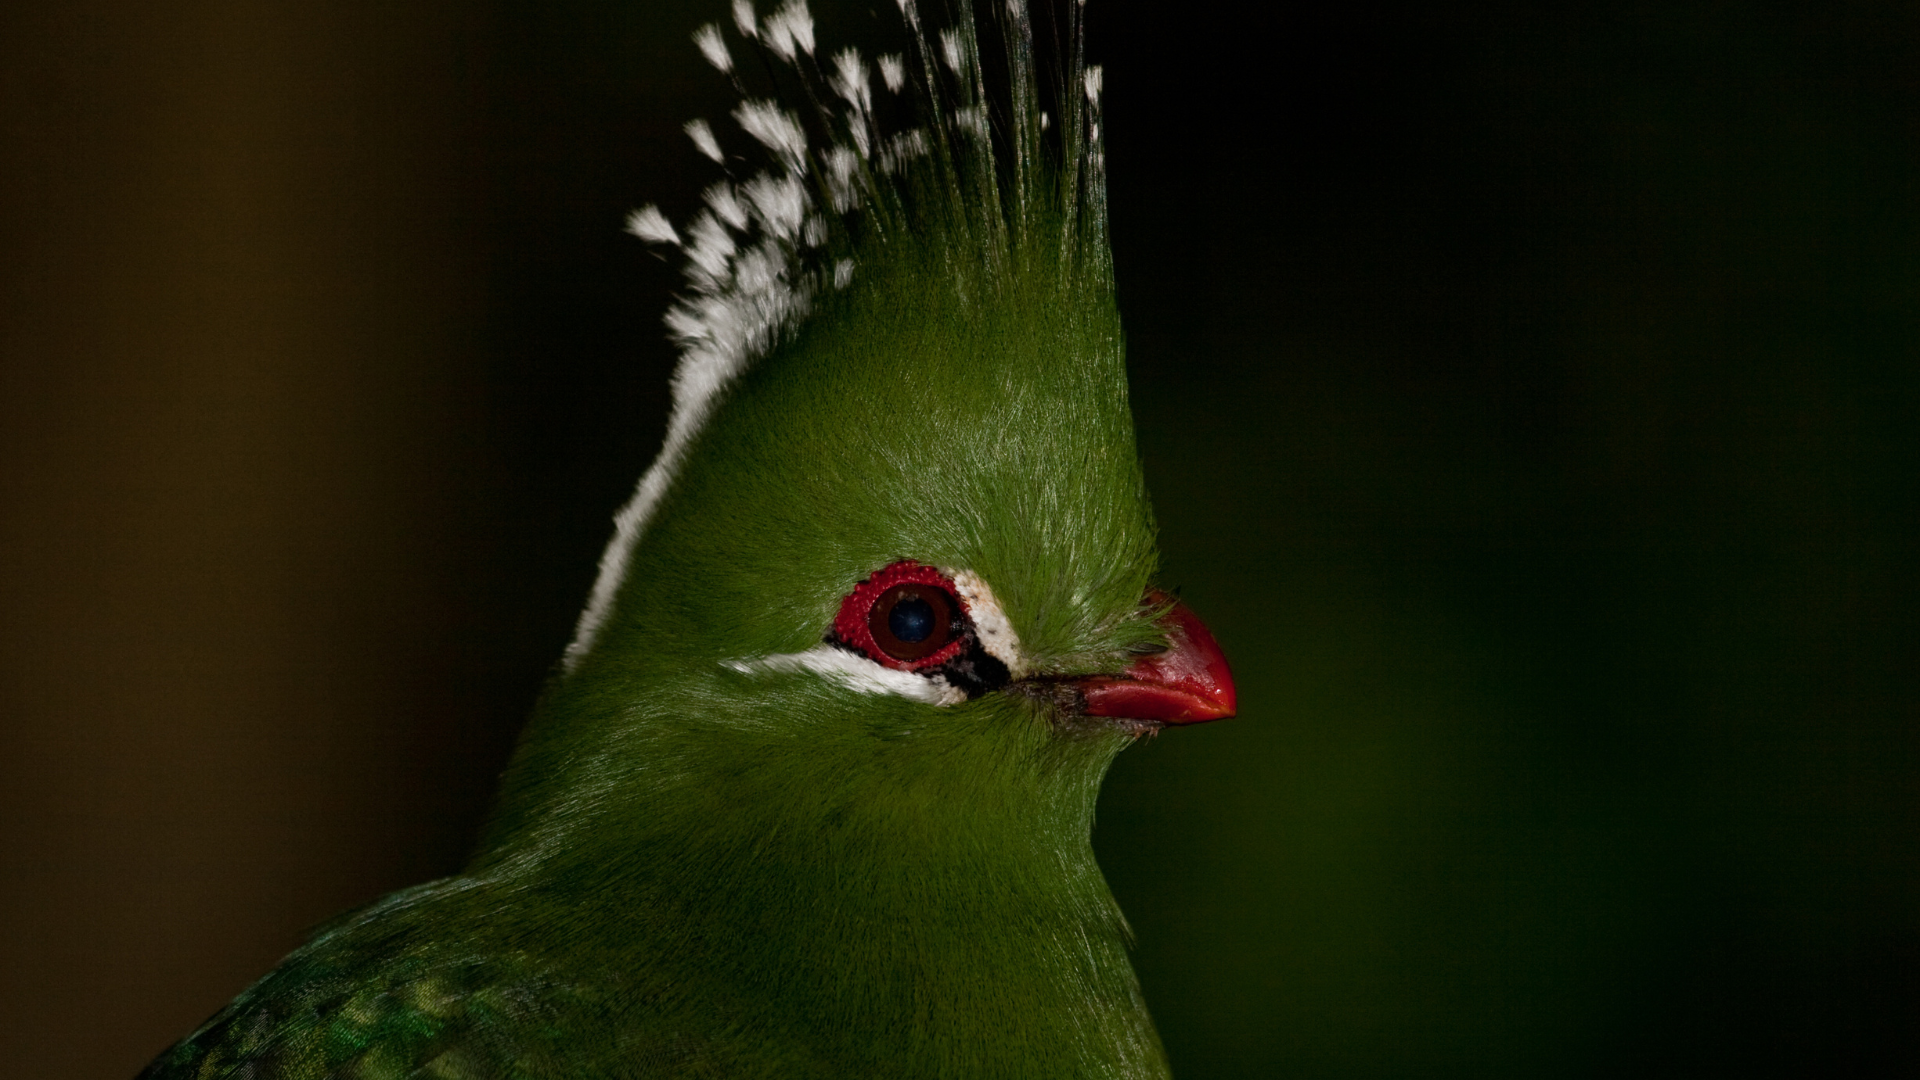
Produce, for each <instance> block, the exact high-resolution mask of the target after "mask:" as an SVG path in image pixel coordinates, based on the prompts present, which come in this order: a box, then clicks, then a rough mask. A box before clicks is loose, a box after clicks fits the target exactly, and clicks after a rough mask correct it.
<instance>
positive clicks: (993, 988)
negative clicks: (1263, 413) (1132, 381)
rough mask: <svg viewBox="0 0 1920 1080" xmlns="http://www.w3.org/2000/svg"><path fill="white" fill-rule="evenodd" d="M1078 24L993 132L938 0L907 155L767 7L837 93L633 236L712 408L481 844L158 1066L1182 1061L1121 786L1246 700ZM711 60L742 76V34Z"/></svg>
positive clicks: (1156, 1070)
mask: <svg viewBox="0 0 1920 1080" xmlns="http://www.w3.org/2000/svg"><path fill="white" fill-rule="evenodd" d="M1070 10H1071V15H1072V19H1073V20H1074V21H1073V22H1072V23H1071V24H1070V28H1069V32H1068V33H1067V34H1066V35H1065V44H1066V45H1068V46H1069V47H1070V48H1069V50H1068V51H1069V52H1070V58H1069V59H1068V60H1066V61H1064V62H1063V63H1064V71H1063V72H1062V73H1061V75H1062V77H1061V78H1060V79H1059V80H1058V85H1057V86H1056V87H1055V94H1054V97H1053V98H1051V99H1045V98H1044V97H1043V91H1042V90H1041V89H1038V88H1037V87H1036V74H1035V68H1034V65H1033V63H1032V60H1031V56H1032V31H1031V27H1030V26H1029V24H1028V20H1027V16H1026V13H1025V11H1024V8H1023V6H1022V5H1020V4H1018V3H1015V4H1013V5H1010V6H1008V7H1007V8H1006V9H1005V10H1004V11H999V12H998V13H997V14H995V15H994V19H995V20H996V22H995V25H998V26H999V27H1000V30H1001V34H1002V36H1001V42H1002V46H1001V47H1002V49H1003V50H1004V52H1003V53H1002V54H1001V58H1002V59H1003V60H1005V61H1006V67H1007V71H1008V74H1007V88H1006V89H1005V90H1004V91H1003V94H1004V97H1005V100H1004V101H1003V102H1001V104H1003V105H1004V106H1005V108H1003V109H1001V110H1000V111H999V112H998V113H996V112H995V111H994V110H990V109H989V108H988V107H987V106H988V105H989V104H990V103H991V101H990V97H991V95H990V94H989V93H988V90H987V84H986V82H985V80H984V78H983V76H981V74H980V71H981V65H980V62H979V56H980V44H979V35H978V34H977V33H976V27H975V20H974V17H973V15H972V14H971V13H970V12H967V11H965V10H964V9H963V10H962V13H961V17H960V20H959V22H958V23H957V24H956V26H955V27H953V28H948V29H947V30H944V31H941V32H938V33H935V34H930V33H929V32H928V31H927V29H926V28H924V27H923V26H922V25H921V22H920V18H919V15H918V13H917V12H916V11H915V10H914V8H913V6H912V4H911V3H906V4H903V12H904V13H905V14H906V23H907V27H908V31H909V48H908V49H907V50H906V53H907V55H906V56H905V57H904V58H903V57H882V58H881V59H880V62H879V64H878V65H877V71H878V74H879V75H880V77H881V82H882V83H883V84H885V85H886V86H887V87H893V88H895V90H896V91H898V95H897V96H899V97H901V99H902V101H903V102H905V104H906V105H908V106H910V108H911V110H912V115H913V116H915V117H917V118H918V119H919V123H920V126H918V127H904V128H900V129H898V130H890V129H888V128H887V127H886V126H885V125H884V124H883V122H882V120H881V118H880V114H881V113H882V112H883V111H884V110H883V108H882V106H880V105H876V104H875V103H874V102H873V100H872V94H873V88H872V87H871V86H870V85H869V84H870V81H871V76H872V74H873V73H874V72H875V70H876V67H875V66H871V65H867V64H866V63H865V62H864V61H861V60H860V59H859V58H858V57H857V54H852V53H851V51H850V50H848V51H843V52H842V53H841V54H839V55H838V56H836V57H834V58H833V60H832V69H831V70H832V74H831V75H822V74H821V72H823V71H825V70H827V68H826V66H825V65H824V64H820V63H816V62H815V61H814V58H813V53H814V43H813V27H812V22H811V19H810V18H809V17H807V14H806V9H805V6H804V4H803V3H798V2H796V0H789V2H788V3H787V5H786V6H784V7H782V8H780V9H779V10H778V11H776V12H774V13H773V14H772V15H771V16H769V17H768V18H766V19H765V20H761V19H759V18H758V17H757V16H755V14H754V13H753V11H752V9H751V8H750V7H747V6H746V5H745V4H744V2H743V3H737V4H736V5H735V24H736V28H737V29H738V30H739V31H740V33H741V35H743V36H744V39H745V40H746V41H748V42H750V43H751V44H752V47H756V48H759V49H762V50H764V51H766V52H767V53H770V54H771V55H772V57H773V58H775V59H776V60H778V61H780V62H783V63H786V64H788V65H790V67H791V68H792V69H793V70H794V71H795V72H796V73H797V75H796V77H797V78H799V79H800V80H801V82H802V83H803V84H804V85H805V86H806V87H807V93H808V97H809V99H810V100H813V101H814V102H815V103H816V105H818V103H819V102H820V101H821V99H823V98H829V97H830V96H831V98H832V100H834V101H836V102H837V104H836V105H834V106H831V107H829V106H820V107H819V108H818V110H817V111H818V116H817V117H814V116H803V115H802V114H799V113H794V112H789V111H786V110H785V107H784V106H782V105H780V104H779V103H778V102H776V101H773V100H771V99H767V100H763V99H756V98H753V97H751V96H749V97H748V99H747V100H746V101H745V102H743V104H742V106H741V108H740V110H738V111H736V114H735V116H736V119H737V120H739V122H740V126H741V128H742V129H743V130H745V131H746V132H747V133H748V134H749V135H750V136H752V138H753V139H754V141H755V142H756V143H758V144H760V145H762V146H764V147H765V148H766V150H767V151H768V152H769V153H770V154H771V155H772V156H773V158H774V160H775V164H774V166H773V167H772V168H771V169H770V170H768V171H765V172H762V173H759V174H758V175H756V176H754V177H751V178H748V179H746V180H743V181H737V182H736V181H734V180H733V179H731V178H730V179H729V180H727V181H722V182H721V183H720V184H717V185H716V186H715V188H713V189H710V190H709V192H708V197H707V203H708V206H709V209H708V210H707V211H703V212H702V213H701V215H700V216H699V217H697V218H696V219H695V221H694V222H693V223H692V224H691V225H690V226H689V227H688V228H687V229H686V236H685V237H684V238H683V237H682V236H681V232H680V230H679V229H676V228H674V227H673V226H672V225H670V224H668V223H666V221H665V219H664V216H663V215H660V214H659V213H658V212H657V211H653V210H651V208H649V209H648V210H644V211H641V212H640V213H638V214H636V215H635V216H634V219H633V230H634V231H635V232H636V233H639V234H640V235H642V237H643V238H646V239H650V240H653V241H656V242H660V243H665V244H670V245H675V246H678V247H679V248H680V249H681V250H682V252H683V253H684V255H685V257H686V259H687V262H688V268H689V269H688V273H689V283H690V292H689V294H688V295H687V296H685V297H683V298H682V300H681V302H680V303H679V304H678V305H677V306H676V307H675V309H674V311H673V312H672V313H670V315H669V325H670V327H671V328H672V329H673V331H674V334H675V336H676V338H677V339H678V340H679V341H680V342H681V345H682V347H683V360H682V365H681V368H680V370H679V371H678V373H677V374H676V381H675V413H674V417H673V419H672V420H671V421H670V425H669V431H668V436H667V445H666V448H665V449H664V450H663V452H662V454H661V457H660V459H659V461H657V462H656V464H655V465H654V467H653V468H652V469H651V470H650V471H649V472H648V474H647V476H646V477H644V478H643V480H642V482H641V485H640V488H639V491H638V492H637V493H636V495H635V498H634V501H633V502H632V503H630V504H629V506H628V508H627V509H626V510H624V511H623V512H622V515H621V517H620V519H619V521H618V529H617V533H616V537H615V540H614V542H613V544H612V545H611V546H610V548H609V551H608V555H607V557H606V559H605V560H604V561H603V564H602V572H601V577H600V580H599V582H598V583H597V585H596V588H595V591H594V595H593V597H592V599H591V600H590V602H589V605H588V608H587V611H586V613H585V614H584V615H583V618H582V621H581V627H580V631H579V634H578V636H577V638H576V640H575V642H574V644H573V645H572V646H571V647H570V648H569V649H568V651H567V653H566V657H565V659H564V661H563V663H562V665H561V667H560V669H559V671H558V672H557V673H556V675H555V677H554V678H553V680H552V681H551V682H550V684H549V686H548V687H547V689H546V692H545V693H544V695H543V696H542V699H541V701H540V703H539V704H538V706H537V707H536V710H535V713H534V716H533V717H532V718H531V719H530V721H529V723H528V726H527V729H526V731H525V733H524V735H523V736H522V741H521V744H520V746H519V749H518V751H517V752H516V755H515V757H514V760H513V762H512V764H511V765H510V767H509V769H508V771H507V774H506V776H505V778H504V782H503V787H502V791H501V795H500V799H499V803H498V805H497V807H496V809H495V812H494V815H493V817H492V819H491V821H490V823H489V826H488V828H487V831H486V834H485V836H484V837H483V839H482V842H481V844H480V847H479V851H478V854H477V855H476V856H475V857H474V859H473V861H472V862H471V863H470V864H469V865H468V866H467V867H466V868H465V869H464V870H463V872H462V873H461V874H460V875H459V876H456V877H453V878H449V879H446V880H443V881H437V882H432V883H429V884H426V885H421V886H418V887H416V888H413V889H409V890H406V891H403V892H400V893H397V894H394V895H393V896H390V897H387V898H386V899H384V900H381V901H379V902H378V903H376V904H374V905H372V906H370V907H368V908H365V909H363V910H361V911H358V912H355V913H352V914H349V915H347V916H344V917H342V918H341V919H339V920H337V921H336V922H334V923H333V924H331V925H329V926H327V927H325V928H323V929H322V930H321V931H319V932H318V933H317V934H316V935H315V936H314V938H313V939H312V940H311V941H309V942H308V943H307V944H306V945H305V946H303V947H302V948H301V949H299V950H298V951H296V952H295V953H294V954H293V955H292V956H290V957H289V958H288V959H287V960H286V961H285V962H283V963H282V965H281V966H280V967H279V968H277V969H275V970H274V971H273V972H272V973H270V974H269V975H267V976H266V977H265V978H264V979H262V980H261V981H260V982H259V983H257V984H256V985H255V986H253V987H252V988H250V989H249V990H247V991H246V992H245V993H243V994H242V995H241V997H240V998H239V999H237V1000H236V1001H235V1002H234V1003H233V1004H232V1005H230V1006H228V1008H227V1009H225V1010H224V1011H223V1012H221V1013H220V1014H219V1015H217V1016H215V1017H214V1018H213V1019H212V1020H211V1021H209V1022H208V1024H207V1025H206V1026H205V1027H203V1028H202V1029H201V1030H199V1031H198V1032H195V1033H194V1034H193V1035H191V1036H189V1037H188V1038H187V1039H185V1040H183V1041H182V1042H181V1043H180V1044H179V1045H178V1046H176V1047H175V1048H173V1049H172V1050H170V1051H169V1052H168V1053H166V1054H164V1055H162V1057H161V1058H160V1059H159V1060H158V1061H156V1062H155V1063H154V1064H153V1065H152V1066H150V1067H149V1070H148V1071H147V1073H146V1074H144V1075H145V1076H147V1077H151V1078H154V1080H162V1078H167V1080H171V1078H175V1077H226V1076H235V1077H238V1076H246V1077H254V1078H259V1080H266V1078H270V1077H288V1078H294V1077H299V1078H305V1077H413V1076H420V1077H429V1076H433V1077H439V1076H445V1077H528V1078H544V1077H651V1076H662V1077H667V1076H672V1077H681V1076H685V1077H696V1076H697V1077H706V1076H713V1077H721V1076H724V1077H810V1076H820V1077H829V1076H831V1077H848V1076H915V1077H919V1076H956V1077H984V1076H1007V1077H1014V1076H1032V1077H1113V1078H1122V1077H1126V1078H1131V1077H1155V1076H1162V1075H1164V1074H1165V1072H1166V1065H1165V1061H1164V1058H1163V1055H1162V1053H1161V1050H1160V1046H1159V1041H1158V1038H1157V1036H1156V1034H1155V1033H1154V1029H1153V1025H1152V1022H1151V1020H1150V1018H1149V1016H1148V1014H1147V1010H1146V1007H1145V1005H1144V1002H1143V1000H1142V998H1141V994H1140V990H1139V987H1138V985H1137V982H1136V980H1135V977H1134V974H1133V972H1132V969H1131V967H1130V966H1129V964H1128V961H1127V957H1126V949H1127V943H1128V930H1127V926H1126V923H1125V920H1124V918H1123V917H1122V915H1121V913H1120V910H1119V908H1118V907H1117V905H1116V904H1115V903H1114V900H1113V898H1112V896H1111V894H1110V893H1109V891H1108V889H1107V886H1106V883H1105V881H1104V879H1103V878H1102V877H1101V874H1100V871H1099V868H1098V866H1097V865H1096V864H1095V862H1094V857H1093V852H1092V848H1091V844H1090V834H1091V829H1092V824H1093V809H1094V803H1095V798H1096V796H1097V793H1098V789H1099V785H1100V782H1101V779H1102V778H1103V776H1104V774H1105V772H1106V769H1107V767H1108V765H1109V764H1110V763H1111V762H1112V760H1113V758H1114V756H1115V755H1116V754H1118V753H1119V752H1120V751H1121V750H1122V749H1123V748H1125V747H1126V746H1127V745H1129V744H1130V743H1132V742H1133V741H1134V740H1135V739H1137V738H1138V737H1139V736H1140V735H1142V734H1143V733H1146V732H1149V731H1152V730H1157V729H1158V728H1159V727H1160V726H1161V725H1162V724H1164V723H1170V722H1171V723H1179V722H1191V721H1195V720H1202V719H1211V718H1215V717H1219V716H1224V715H1230V714H1231V713H1232V711H1233V689H1232V683H1231V678H1230V676H1229V675H1228V674H1227V672H1226V668H1225V664H1224V661H1223V660H1222V659H1220V653H1219V650H1218V647H1217V646H1215V645H1214V644H1213V643H1212V639H1211V637H1210V636H1209V635H1208V634H1207V633H1206V631H1205V628H1204V626H1203V625H1201V624H1200V623H1199V621H1198V620H1197V619H1196V618H1194V617H1193V616H1192V615H1191V613H1190V612H1187V611H1186V610H1185V609H1184V608H1183V607H1180V606H1178V605H1177V604H1175V603H1174V602H1173V601H1172V600H1170V599H1169V598H1167V597H1165V596H1164V595H1162V594H1160V593H1158V592H1156V591H1154V590H1153V589H1152V588H1151V579H1152V575H1153V573H1154V570H1155V560H1156V549H1155V544H1154V529H1153V522H1152V516H1151V511H1150V508H1149V504H1148V502H1147V498H1146V491H1145V485H1144V482H1143V479H1142V475H1141V471H1140V465H1139V461H1138V458H1137V455H1136V451H1135V448H1134V442H1133V427H1132V418H1131V414H1130V411H1129V406H1128V401H1127V389H1126V377H1125V367H1124V363H1123V358H1122V340H1121V333H1120V324H1119V320H1118V315H1117V312H1116V309H1115V306H1114V302H1113V289H1112V276H1111V269H1110V262H1109V257H1108V254H1107V246H1106V237H1105V231H1104V229H1105V225H1104V220H1105V219H1104V214H1105V209H1104V186H1103V181H1102V178H1101V170H1102V169H1103V168H1104V165H1103V162H1102V158H1101V154H1102V151H1101V147H1100V142H1099V137H1098V113H1097V98H1098V75H1097V69H1093V70H1092V71H1089V70H1088V69H1085V68H1083V67H1082V66H1081V63H1080V60H1079V55H1080V54H1079V51H1078V41H1079V30H1078V22H1077V20H1078V17H1079V15H1078V13H1079V8H1078V6H1077V5H1076V6H1074V7H1072V8H1071V9H1070ZM982 25H986V20H982ZM696 40H697V41H698V42H699V44H700V47H701V49H702V51H703V52H705V53H706V54H707V56H708V58H709V59H710V60H712V61H713V62H714V63H715V66H717V67H720V68H721V70H722V71H723V72H727V73H728V74H729V75H730V76H733V77H735V78H736V79H738V77H739V74H738V72H737V71H735V70H734V69H733V60H732V55H731V52H730V48H729V46H728V44H727V42H726V39H725V38H724V37H723V36H722V34H721V30H720V28H719V27H717V26H713V27H706V28H703V29H702V31H701V32H700V34H699V35H696ZM856 76H857V78H856ZM808 80H812V81H810V82H809V81H808ZM916 80H917V81H916ZM916 87H917V88H918V89H916ZM827 89H831V91H832V94H831V95H829V94H828V93H827V92H826V91H827ZM863 94H864V95H867V100H866V103H865V104H864V105H863V104H862V95H863ZM995 100H997V99H995ZM1043 100H1048V101H1051V103H1052V106H1053V110H1054V111H1053V112H1052V114H1051V115H1049V113H1048V111H1047V110H1045V109H1043V108H1042V102H1043ZM969 110H977V111H973V112H970V111H969ZM991 115H1003V116H1010V117H1011V120H1006V121H1002V122H1001V125H1000V127H997V128H990V127H989V123H988V119H987V118H988V117H989V116H991ZM976 116H977V117H978V118H979V119H978V120H977V122H976V121H975V120H973V119H969V118H970V117H976ZM1049 129H1051V134H1046V133H1047V132H1048V131H1049ZM689 131H690V133H691V134H692V135H693V136H694V141H695V143H696V145H697V146H699V147H700V148H701V149H702V151H703V152H706V151H707V150H708V148H709V147H714V148H716V150H717V139H716V136H715V135H714V134H713V131H712V129H711V128H710V127H708V126H706V125H704V124H699V125H689ZM989 131H993V132H997V134H998V136H999V137H1000V138H1002V140H1003V141H1004V142H1005V143H1006V144H1007V145H1009V146H1011V147H1012V149H1011V150H1010V151H1005V152H1000V153H997V152H996V151H995V149H994V136H993V135H990V134H989ZM823 132H824V133H825V138H824V140H823V139H822V133H823ZM916 132H917V133H918V134H915V133H916ZM1049 140H1051V141H1049ZM823 142H824V145H825V148H824V149H820V148H817V147H819V146H820V145H821V144H822V143H823ZM709 156H713V157H716V158H717V159H720V160H721V161H722V162H723V163H725V162H730V161H733V160H735V159H734V158H729V157H726V156H725V155H723V154H720V153H718V152H715V153H712V154H710V155H709ZM1008 157H1011V158H1012V160H1011V162H1009V161H1008V160H1006V158H1008Z"/></svg>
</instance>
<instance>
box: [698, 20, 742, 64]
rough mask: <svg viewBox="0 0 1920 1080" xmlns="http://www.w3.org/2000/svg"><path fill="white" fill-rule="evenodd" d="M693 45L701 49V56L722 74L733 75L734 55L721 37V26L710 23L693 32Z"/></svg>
mask: <svg viewBox="0 0 1920 1080" xmlns="http://www.w3.org/2000/svg"><path fill="white" fill-rule="evenodd" d="M693 43H694V44H695V45H698V46H699V47H700V55H702V56H704V57H706V58H707V63H709V64H712V65H713V66H714V67H716V68H719V69H720V72H721V74H723V75H730V74H732V73H733V54H732V53H729V52H728V51H727V43H726V40H725V39H723V38H722V37H721V36H720V24H719V23H708V24H707V25H705V26H703V27H701V28H700V29H698V30H695V31H694V32H693Z"/></svg>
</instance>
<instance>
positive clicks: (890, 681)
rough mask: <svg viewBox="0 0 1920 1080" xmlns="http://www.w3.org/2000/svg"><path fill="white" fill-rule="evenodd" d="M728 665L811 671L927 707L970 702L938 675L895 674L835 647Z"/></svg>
mask: <svg viewBox="0 0 1920 1080" xmlns="http://www.w3.org/2000/svg"><path fill="white" fill-rule="evenodd" d="M726 666H727V667H730V668H732V669H733V670H735V671H738V672H740V673H742V674H744V675H760V674H775V673H783V672H794V671H811V672H813V673H815V674H817V675H820V676H822V677H823V678H826V679H829V680H832V681H833V682H836V683H838V684H840V685H841V686H844V687H846V688H847V689H849V690H856V691H859V692H860V693H862V694H892V695H894V696H895V697H903V698H907V699H909V700H912V701H919V702H924V703H926V704H928V705H958V704H960V703H961V702H963V701H965V700H967V695H966V691H964V690H961V689H960V688H959V687H957V686H955V685H953V684H952V683H950V682H948V681H947V680H946V679H945V678H943V677H942V676H940V675H938V674H931V673H930V674H924V675H923V674H920V673H918V672H913V671H896V670H894V669H893V668H890V667H886V666H884V665H882V664H879V663H876V662H874V661H872V660H869V659H867V658H866V657H864V656H861V655H859V654H858V653H852V652H848V651H847V650H845V649H842V648H839V647H837V646H833V645H815V646H814V647H813V648H811V649H807V650H806V651H804V652H796V653H775V654H774V655H772V656H761V657H756V658H753V659H747V660H728V661H726Z"/></svg>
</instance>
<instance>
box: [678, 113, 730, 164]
mask: <svg viewBox="0 0 1920 1080" xmlns="http://www.w3.org/2000/svg"><path fill="white" fill-rule="evenodd" d="M686 132H687V137H688V138H690V139H692V140H693V145H694V146H695V147H697V148H698V149H699V151H700V152H701V153H702V154H704V155H706V156H707V157H708V158H711V159H712V160H713V163H714V164H715V165H725V164H726V163H727V158H726V155H725V154H722V153H721V152H720V140H718V139H716V138H714V137H713V129H712V128H710V127H708V126H707V122H706V121H705V120H689V121H687V127H686Z"/></svg>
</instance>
